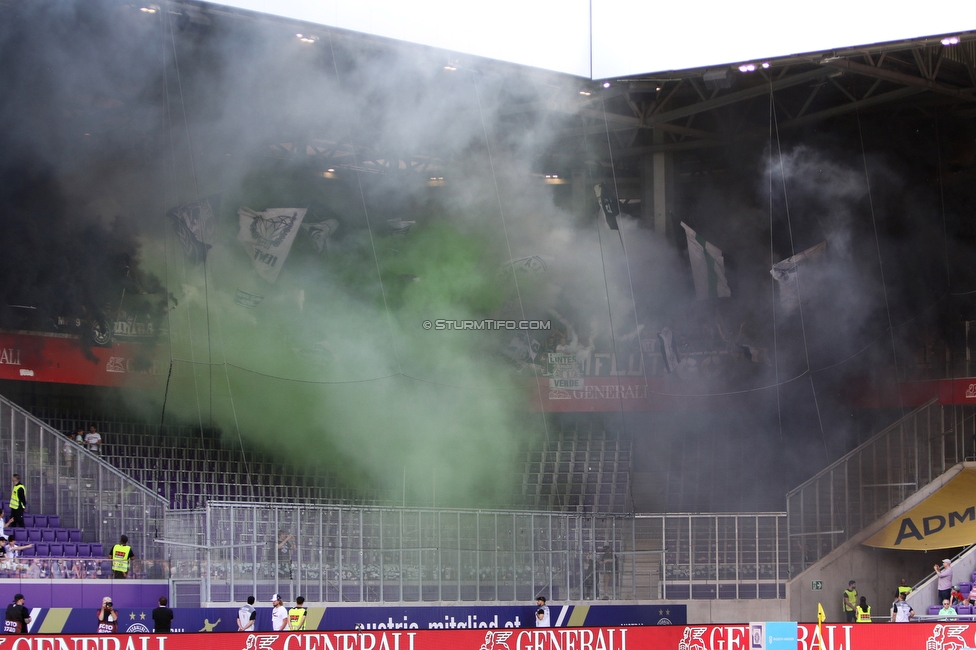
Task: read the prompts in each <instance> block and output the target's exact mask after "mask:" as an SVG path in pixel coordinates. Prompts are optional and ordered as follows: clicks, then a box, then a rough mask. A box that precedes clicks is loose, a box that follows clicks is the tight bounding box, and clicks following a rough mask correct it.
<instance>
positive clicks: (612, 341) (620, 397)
mask: <svg viewBox="0 0 976 650" xmlns="http://www.w3.org/2000/svg"><path fill="white" fill-rule="evenodd" d="M600 104H601V106H602V108H603V129H604V132H605V133H606V136H607V152H608V155H609V156H610V175H611V177H612V179H613V194H614V197H615V198H616V199H617V201H618V204H619V200H620V191H619V189H618V188H617V170H616V167H615V165H614V161H613V142H612V141H611V139H610V123H609V122H608V120H607V101H606V99H605V98H604V97H601V98H600ZM583 138H584V141H585V139H586V130H585V129H584V130H583ZM665 229H666V228H665ZM596 232H597V239H598V242H599V244H600V263H601V264H602V265H603V286H604V290H605V291H606V293H607V313H608V315H609V318H610V337H611V338H610V345H611V349H612V350H613V355H614V357H613V358H614V363H613V364H612V365H611V368H612V367H614V366H616V360H617V344H616V341H615V339H614V332H613V313H612V310H611V308H610V288H609V285H608V284H607V265H606V261H605V260H604V259H603V238H602V236H601V235H600V222H599V220H597V223H596ZM617 236H618V237H619V238H620V248H621V250H622V251H623V254H624V266H625V267H626V269H627V281H628V283H629V286H630V303H631V308H632V309H633V310H634V328H635V329H634V332H635V333H636V335H637V350H638V354H639V355H640V367H641V375H642V377H643V379H644V398H645V399H646V398H647V395H648V386H647V364H646V363H645V362H644V341H643V340H642V339H641V323H640V316H639V315H638V314H637V294H636V292H635V291H634V277H633V275H632V274H631V270H630V256H629V255H628V254H627V245H626V244H625V243H624V235H623V230H621V228H620V224H619V223H618V224H617ZM617 398H618V400H619V402H620V420H621V426H622V425H623V411H624V401H623V399H624V398H623V394H622V391H621V390H620V375H619V370H618V374H617ZM629 497H630V507H631V510H633V509H634V494H633V490H631V492H630V494H629Z"/></svg>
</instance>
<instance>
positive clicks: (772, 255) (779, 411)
mask: <svg viewBox="0 0 976 650" xmlns="http://www.w3.org/2000/svg"><path fill="white" fill-rule="evenodd" d="M768 80H769V139H768V143H769V145H768V148H767V151H769V164H767V165H766V167H767V169H768V175H767V188H766V192H767V194H768V196H769V268H773V266H774V265H775V264H776V251H775V250H774V248H773V111H774V110H775V107H774V106H773V102H774V100H775V97H774V95H773V77H772V75H769V77H768ZM769 291H770V304H771V305H772V310H771V311H772V315H773V381H774V383H775V384H776V424H777V426H778V428H779V441H780V444H782V442H783V403H782V396H781V394H780V386H779V340H778V338H777V337H778V334H777V331H776V330H777V327H776V326H777V322H776V281H775V280H774V279H773V278H772V275H770V281H769Z"/></svg>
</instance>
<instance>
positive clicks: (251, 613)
mask: <svg viewBox="0 0 976 650" xmlns="http://www.w3.org/2000/svg"><path fill="white" fill-rule="evenodd" d="M257 615H258V612H257V610H256V609H254V596H248V597H247V604H246V605H242V606H241V608H240V609H239V610H237V631H238V632H253V631H254V619H256V618H257Z"/></svg>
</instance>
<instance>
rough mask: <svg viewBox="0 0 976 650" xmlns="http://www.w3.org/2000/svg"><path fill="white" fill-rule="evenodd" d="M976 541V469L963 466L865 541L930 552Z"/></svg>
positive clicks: (881, 546) (870, 543)
mask: <svg viewBox="0 0 976 650" xmlns="http://www.w3.org/2000/svg"><path fill="white" fill-rule="evenodd" d="M974 541H976V469H964V470H962V471H961V472H959V473H958V474H957V475H956V476H955V477H954V478H952V479H951V480H950V481H949V482H948V483H946V484H945V485H944V486H942V488H941V489H940V490H939V491H937V492H935V493H934V494H933V495H932V496H930V497H929V498H928V499H926V500H925V501H923V502H922V503H920V504H918V505H917V506H915V507H914V508H912V509H911V510H909V511H908V512H906V513H905V514H903V515H902V516H901V517H899V518H898V519H896V520H895V521H893V522H891V523H890V524H888V525H887V526H885V528H884V529H883V530H881V532H879V533H877V534H875V535H873V536H872V537H871V538H870V539H868V540H867V541H866V542H864V544H865V545H867V546H876V547H878V548H897V549H905V550H909V551H930V550H934V549H938V548H955V547H958V546H969V545H970V544H972V543H973V542H974Z"/></svg>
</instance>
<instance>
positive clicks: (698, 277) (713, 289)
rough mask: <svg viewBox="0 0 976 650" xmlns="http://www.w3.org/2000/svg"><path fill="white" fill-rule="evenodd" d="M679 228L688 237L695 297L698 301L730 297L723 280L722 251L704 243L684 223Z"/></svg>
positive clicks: (727, 286)
mask: <svg viewBox="0 0 976 650" xmlns="http://www.w3.org/2000/svg"><path fill="white" fill-rule="evenodd" d="M681 227H682V228H684V229H685V234H686V235H687V236H688V257H689V259H691V275H692V277H693V278H694V279H695V295H696V296H697V297H698V299H699V300H708V299H709V298H729V297H731V296H732V291H731V290H730V289H729V283H728V282H727V281H726V280H725V258H723V257H722V251H721V250H719V249H718V248H716V247H715V246H714V245H713V244H710V243H708V242H707V241H705V238H704V237H702V236H701V235H699V234H698V233H696V232H695V231H694V230H692V229H691V227H690V226H688V224H686V223H685V222H684V221H682V222H681Z"/></svg>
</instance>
